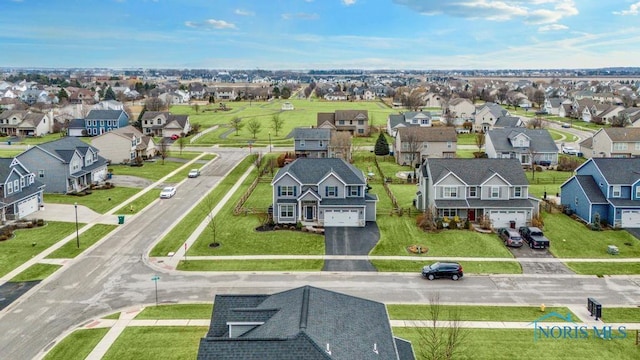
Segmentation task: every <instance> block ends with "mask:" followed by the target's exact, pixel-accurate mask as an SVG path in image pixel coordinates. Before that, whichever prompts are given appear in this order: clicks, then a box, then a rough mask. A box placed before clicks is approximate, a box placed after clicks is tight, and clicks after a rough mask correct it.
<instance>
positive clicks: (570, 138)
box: [547, 129, 579, 142]
mask: <svg viewBox="0 0 640 360" xmlns="http://www.w3.org/2000/svg"><path fill="white" fill-rule="evenodd" d="M547 130H548V131H549V134H551V138H552V139H553V140H554V141H557V140H560V139H562V138H563V137H564V140H562V141H563V142H576V141H578V140H579V138H578V137H577V136H575V135H573V134H571V133H568V132H566V131H561V130H555V129H547Z"/></svg>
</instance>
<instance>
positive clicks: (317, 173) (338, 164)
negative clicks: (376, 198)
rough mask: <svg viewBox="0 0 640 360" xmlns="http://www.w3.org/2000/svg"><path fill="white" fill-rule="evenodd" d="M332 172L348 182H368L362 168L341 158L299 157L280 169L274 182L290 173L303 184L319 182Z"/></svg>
mask: <svg viewBox="0 0 640 360" xmlns="http://www.w3.org/2000/svg"><path fill="white" fill-rule="evenodd" d="M330 172H334V173H335V174H337V175H338V176H339V177H340V178H341V179H342V180H343V181H344V182H345V183H347V184H364V183H366V180H365V178H364V174H363V173H362V170H360V169H358V168H357V167H355V166H353V165H351V164H349V163H348V162H346V161H344V160H343V159H339V158H298V159H296V160H295V161H293V162H292V163H291V164H289V165H286V166H284V167H283V168H282V169H280V170H279V171H278V173H277V174H276V176H275V177H274V182H275V181H276V180H277V179H279V178H280V177H281V176H282V175H284V174H286V173H289V174H291V175H292V176H293V177H295V178H296V179H298V180H299V181H300V182H301V183H302V184H317V183H318V182H320V180H322V179H323V178H324V177H325V176H327V175H328V174H329V173H330Z"/></svg>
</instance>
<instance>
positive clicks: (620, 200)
mask: <svg viewBox="0 0 640 360" xmlns="http://www.w3.org/2000/svg"><path fill="white" fill-rule="evenodd" d="M638 169H640V158H595V157H594V158H591V159H589V160H587V161H586V162H585V163H584V164H582V165H580V166H579V167H578V168H577V169H576V171H575V175H574V176H573V177H571V178H570V179H569V180H567V181H566V182H565V183H564V184H562V185H560V201H561V203H562V205H564V206H566V207H567V208H569V209H571V211H573V212H574V213H575V214H576V215H577V216H578V217H579V218H581V219H582V220H584V221H586V222H588V223H592V222H594V221H596V219H597V218H598V217H599V218H600V221H604V222H606V223H607V224H609V225H611V226H615V227H622V228H640V172H638ZM596 214H597V216H596Z"/></svg>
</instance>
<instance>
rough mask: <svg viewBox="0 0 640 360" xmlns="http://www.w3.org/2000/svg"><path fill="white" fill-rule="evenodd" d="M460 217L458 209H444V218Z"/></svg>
mask: <svg viewBox="0 0 640 360" xmlns="http://www.w3.org/2000/svg"><path fill="white" fill-rule="evenodd" d="M456 215H458V213H457V211H456V209H442V216H448V217H455V216H456Z"/></svg>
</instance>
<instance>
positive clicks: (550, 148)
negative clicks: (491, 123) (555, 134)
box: [487, 128, 558, 153]
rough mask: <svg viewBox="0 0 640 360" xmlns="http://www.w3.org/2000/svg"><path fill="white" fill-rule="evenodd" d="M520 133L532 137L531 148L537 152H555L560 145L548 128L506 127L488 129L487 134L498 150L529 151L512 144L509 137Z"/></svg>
mask: <svg viewBox="0 0 640 360" xmlns="http://www.w3.org/2000/svg"><path fill="white" fill-rule="evenodd" d="M518 134H525V135H526V136H527V137H528V138H529V139H530V145H529V148H530V149H531V151H533V152H535V153H555V152H558V146H557V145H556V143H555V142H554V141H553V138H552V137H551V135H550V134H549V132H548V131H547V130H532V129H525V128H504V129H492V130H489V131H487V136H488V137H489V138H491V143H492V144H493V147H494V148H495V149H496V151H498V152H500V151H514V150H515V149H518V150H521V151H528V149H527V148H519V147H518V148H517V147H514V146H512V145H511V142H510V141H509V139H512V138H513V137H514V136H516V135H518Z"/></svg>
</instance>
